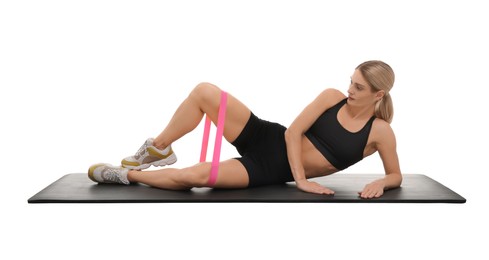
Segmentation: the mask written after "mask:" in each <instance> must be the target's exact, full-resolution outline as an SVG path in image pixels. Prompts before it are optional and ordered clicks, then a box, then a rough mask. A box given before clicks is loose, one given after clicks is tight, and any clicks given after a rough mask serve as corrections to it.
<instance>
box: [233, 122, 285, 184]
mask: <svg viewBox="0 0 489 260" xmlns="http://www.w3.org/2000/svg"><path fill="white" fill-rule="evenodd" d="M285 130H286V128H285V127H284V126H282V125H280V124H277V123H272V122H268V121H265V120H262V119H259V118H258V117H256V116H255V115H254V114H253V113H251V116H250V119H249V120H248V122H247V123H246V126H245V127H244V129H243V131H242V132H241V134H239V136H238V138H236V140H235V141H234V142H233V143H232V144H233V145H234V146H235V147H236V149H237V150H238V152H239V154H240V155H241V156H242V157H241V158H235V159H236V160H238V161H240V162H241V163H242V164H243V165H244V167H245V168H246V171H247V172H248V176H249V179H250V182H249V185H248V187H256V186H262V185H270V184H280V183H285V182H290V181H293V180H294V178H293V177H292V172H291V170H290V165H289V160H288V158H287V148H286V145H285V136H284V134H285Z"/></svg>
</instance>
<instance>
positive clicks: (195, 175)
mask: <svg viewBox="0 0 489 260" xmlns="http://www.w3.org/2000/svg"><path fill="white" fill-rule="evenodd" d="M210 171H211V164H210V163H198V164H196V165H194V166H191V167H188V168H183V169H172V168H166V169H160V170H156V171H144V172H141V171H129V173H128V174H127V178H128V180H129V181H131V182H140V183H144V184H147V185H149V186H152V187H156V188H161V189H170V190H188V189H191V188H193V187H207V186H208V180H209V175H210ZM248 183H249V178H248V173H247V171H246V168H245V167H244V166H243V165H242V164H241V163H240V162H239V161H238V160H235V159H230V160H227V161H223V162H221V163H220V164H219V174H218V177H217V181H216V184H215V185H214V186H213V187H215V188H246V187H247V186H248Z"/></svg>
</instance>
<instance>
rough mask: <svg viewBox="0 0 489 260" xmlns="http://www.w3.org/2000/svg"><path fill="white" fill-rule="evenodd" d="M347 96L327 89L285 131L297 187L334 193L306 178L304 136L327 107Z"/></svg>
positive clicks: (316, 191) (314, 191)
mask: <svg viewBox="0 0 489 260" xmlns="http://www.w3.org/2000/svg"><path fill="white" fill-rule="evenodd" d="M343 98H345V96H344V95H343V94H342V93H341V92H340V91H338V90H336V89H326V90H324V91H323V92H321V94H319V96H318V97H317V98H316V99H315V100H314V101H313V102H312V103H310V104H309V105H308V106H307V107H306V108H304V110H303V111H302V112H301V113H300V114H299V116H297V118H296V119H295V120H294V121H293V122H292V124H291V125H290V126H289V128H287V131H285V142H286V144H287V157H288V159H289V164H290V169H291V171H292V175H293V177H294V180H295V182H296V184H297V187H298V188H299V189H300V190H302V191H306V192H312V193H319V194H333V193H334V192H333V191H332V190H330V189H328V188H325V187H323V186H321V185H319V184H318V183H315V182H310V181H308V180H307V179H306V174H305V170H304V165H303V164H302V138H303V136H304V133H305V132H306V131H307V130H308V129H309V128H310V127H311V126H312V124H313V123H314V122H315V121H316V120H317V118H318V117H319V116H320V115H321V114H322V113H323V112H324V111H326V110H327V109H329V108H330V107H332V106H334V105H335V104H337V103H338V102H339V101H341V100H342V99H343Z"/></svg>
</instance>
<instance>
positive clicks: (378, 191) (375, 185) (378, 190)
mask: <svg viewBox="0 0 489 260" xmlns="http://www.w3.org/2000/svg"><path fill="white" fill-rule="evenodd" d="M384 188H385V181H384V180H376V181H373V182H371V183H369V184H367V185H365V187H364V188H363V190H362V191H360V192H358V195H359V196H360V197H361V198H362V199H371V198H378V197H380V196H382V195H383V194H384Z"/></svg>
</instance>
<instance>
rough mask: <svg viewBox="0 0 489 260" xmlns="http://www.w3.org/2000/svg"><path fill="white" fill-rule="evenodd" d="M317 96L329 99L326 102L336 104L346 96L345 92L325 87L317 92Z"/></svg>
mask: <svg viewBox="0 0 489 260" xmlns="http://www.w3.org/2000/svg"><path fill="white" fill-rule="evenodd" d="M319 96H320V97H321V98H322V99H324V100H326V101H329V102H328V103H330V104H337V103H338V102H340V101H342V100H343V99H345V98H346V96H345V94H343V93H342V92H341V91H339V90H338V89H335V88H326V89H325V90H323V91H322V92H321V94H319Z"/></svg>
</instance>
